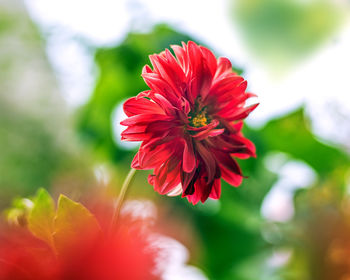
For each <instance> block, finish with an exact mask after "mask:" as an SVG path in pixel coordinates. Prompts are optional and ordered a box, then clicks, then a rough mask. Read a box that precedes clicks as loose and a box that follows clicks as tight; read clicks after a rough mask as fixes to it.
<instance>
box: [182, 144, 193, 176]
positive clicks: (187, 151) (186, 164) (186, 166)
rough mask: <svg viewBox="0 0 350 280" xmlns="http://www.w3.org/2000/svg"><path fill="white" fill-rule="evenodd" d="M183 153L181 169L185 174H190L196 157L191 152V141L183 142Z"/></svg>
mask: <svg viewBox="0 0 350 280" xmlns="http://www.w3.org/2000/svg"><path fill="white" fill-rule="evenodd" d="M183 142H184V152H183V158H182V168H183V170H184V171H185V172H187V173H190V172H192V171H193V169H194V168H195V167H196V156H195V154H194V152H193V144H192V140H191V139H189V140H188V141H186V140H183Z"/></svg>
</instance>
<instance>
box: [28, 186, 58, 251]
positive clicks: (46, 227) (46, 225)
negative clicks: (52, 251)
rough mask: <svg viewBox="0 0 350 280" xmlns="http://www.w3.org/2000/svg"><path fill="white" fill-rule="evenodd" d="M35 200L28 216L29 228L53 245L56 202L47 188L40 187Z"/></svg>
mask: <svg viewBox="0 0 350 280" xmlns="http://www.w3.org/2000/svg"><path fill="white" fill-rule="evenodd" d="M33 202H34V206H33V208H32V210H31V212H30V214H29V216H28V229H29V230H30V231H31V232H32V234H33V235H35V236H36V237H38V238H39V239H41V240H43V241H45V242H46V243H47V244H49V245H50V246H53V238H52V234H53V232H54V226H53V221H54V217H55V203H54V201H53V199H52V198H51V196H50V194H49V193H48V192H47V191H46V190H45V189H39V191H38V193H37V195H36V197H35V199H34V201H33Z"/></svg>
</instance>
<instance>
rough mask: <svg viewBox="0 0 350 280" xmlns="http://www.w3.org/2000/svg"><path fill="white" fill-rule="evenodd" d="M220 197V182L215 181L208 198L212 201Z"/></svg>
mask: <svg viewBox="0 0 350 280" xmlns="http://www.w3.org/2000/svg"><path fill="white" fill-rule="evenodd" d="M220 195H221V180H220V179H215V180H214V184H213V186H212V189H211V193H210V195H209V197H210V198H212V199H219V198H220Z"/></svg>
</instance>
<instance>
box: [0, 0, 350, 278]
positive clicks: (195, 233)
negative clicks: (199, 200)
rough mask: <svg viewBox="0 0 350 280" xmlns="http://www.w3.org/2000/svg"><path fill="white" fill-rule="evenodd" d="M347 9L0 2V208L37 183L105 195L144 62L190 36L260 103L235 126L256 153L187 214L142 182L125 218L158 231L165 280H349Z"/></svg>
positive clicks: (247, 0)
mask: <svg viewBox="0 0 350 280" xmlns="http://www.w3.org/2000/svg"><path fill="white" fill-rule="evenodd" d="M349 13H350V2H349V1H348V0H216V1H209V0H208V1H207V0H203V1H199V0H178V1H160V0H159V1H157V0H147V1H146V0H143V1H142V0H73V1H72V0H70V1H69V0H23V1H22V0H0V209H1V210H5V209H8V208H9V207H11V205H12V207H13V208H16V209H17V210H20V209H21V207H24V206H23V205H22V204H21V203H22V202H23V201H22V200H20V198H21V197H30V196H32V195H34V194H35V192H36V191H37V189H38V188H40V187H44V188H47V189H48V190H49V191H50V193H52V194H53V195H54V196H56V197H57V195H58V194H59V193H64V194H66V195H68V196H69V197H71V198H72V199H75V200H79V201H82V202H84V201H91V197H96V196H99V195H100V194H101V193H103V194H108V195H109V196H116V195H117V194H118V192H119V189H120V186H121V183H122V182H123V179H124V177H125V176H126V174H127V172H128V170H129V166H130V162H131V159H132V158H133V155H134V154H135V152H136V150H137V145H134V144H130V143H122V142H121V141H120V132H121V131H122V129H123V128H122V127H121V126H120V125H119V122H120V121H121V120H122V119H123V118H124V115H123V112H122V109H121V104H122V102H123V101H124V100H125V99H126V98H128V97H130V96H134V95H136V94H137V93H138V92H140V91H142V90H145V89H146V85H145V83H144V82H143V80H142V78H141V76H140V74H141V69H142V67H143V65H144V64H146V63H148V55H149V54H152V53H157V52H160V51H162V50H164V49H165V48H168V47H169V45H170V44H179V43H181V41H185V42H186V41H188V40H194V41H195V42H197V43H199V44H202V45H205V46H207V47H209V48H210V49H212V50H213V51H214V53H215V54H216V55H217V56H225V57H228V58H229V59H230V60H231V61H232V63H233V65H234V68H235V70H236V71H237V72H238V73H240V74H242V75H243V76H244V77H245V78H246V79H247V80H248V84H249V91H251V92H254V93H256V94H257V95H258V99H257V100H258V102H260V106H259V107H258V109H256V110H255V111H254V112H253V113H252V114H251V115H250V117H249V118H248V119H247V122H246V127H245V134H246V136H247V137H248V138H250V139H251V140H252V141H253V142H254V143H255V144H256V146H257V155H258V156H257V159H248V160H244V161H240V165H241V166H242V169H243V172H244V174H245V175H246V176H247V177H248V178H247V179H246V180H244V182H243V184H242V185H241V186H240V187H239V188H233V187H231V186H229V185H227V184H226V183H223V188H222V197H221V199H220V200H218V201H214V200H209V201H207V202H206V203H205V204H198V205H196V206H193V205H190V204H189V203H188V202H187V201H186V200H185V199H181V198H180V197H175V198H174V197H166V196H160V195H158V194H157V193H156V192H154V191H153V189H152V187H151V186H150V185H148V183H147V180H146V178H147V172H143V171H141V172H138V173H137V175H136V178H135V182H134V183H133V186H132V188H131V189H130V192H129V194H128V203H127V206H128V207H127V208H128V209H129V210H130V208H131V209H132V210H133V211H135V213H136V212H137V213H139V215H140V213H141V214H142V215H146V216H147V215H148V216H149V217H151V218H152V219H154V222H156V223H157V222H160V223H162V224H163V225H164V224H166V226H165V227H164V228H165V230H164V234H165V235H166V236H167V238H166V239H164V240H165V241H164V240H163V243H165V244H166V245H165V246H167V248H168V252H169V253H168V255H167V256H165V257H164V259H165V264H164V265H165V266H166V267H167V269H166V272H164V275H163V278H164V279H171V280H173V279H174V280H177V279H185V280H187V279H188V280H192V279H197V280H198V279H215V280H230V279H235V280H252V279H259V280H289V279H290V280H292V279H293V280H323V279H324V280H338V279H339V280H349V279H350V261H349V259H350V198H349V194H350V165H349V164H350V157H349V151H350V142H349V139H350V83H349V77H350V51H349V50H350V22H349ZM254 101H256V100H254ZM21 201H22V202H21ZM128 209H125V211H127V210H128ZM129 210H128V211H129ZM5 213H7V214H8V213H9V212H8V211H7V212H5ZM12 214H13V212H12ZM164 221H166V223H165V222H164Z"/></svg>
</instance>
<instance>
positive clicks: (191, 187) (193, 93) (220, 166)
mask: <svg viewBox="0 0 350 280" xmlns="http://www.w3.org/2000/svg"><path fill="white" fill-rule="evenodd" d="M172 49H173V51H174V53H175V55H176V58H175V57H174V56H173V55H172V54H171V52H170V51H169V50H168V49H167V50H165V51H164V52H161V53H160V54H158V55H157V54H154V55H151V56H150V60H151V63H152V65H153V70H152V69H151V68H150V67H149V66H148V65H146V66H145V67H144V68H143V71H142V77H143V79H144V80H145V82H146V83H147V85H148V86H149V87H150V90H147V91H144V92H141V93H139V94H138V95H137V96H136V97H132V98H130V99H128V100H127V101H126V102H125V104H124V111H125V113H126V115H127V116H128V117H129V118H127V119H126V120H124V121H122V122H121V124H122V125H125V126H128V128H127V129H126V130H125V131H124V132H123V133H122V139H123V140H128V141H142V144H141V147H140V149H139V151H138V153H137V154H136V156H135V158H134V160H133V162H132V167H133V168H136V169H154V174H153V175H150V176H149V183H150V184H152V185H153V186H154V188H155V190H156V191H158V192H159V193H160V194H169V195H175V194H180V193H181V192H182V196H183V197H184V196H186V197H187V198H188V200H189V201H190V202H192V203H193V204H195V203H197V202H198V201H199V200H201V201H202V202H204V201H206V200H207V198H208V197H210V198H214V199H218V198H219V197H220V192H221V183H220V178H221V177H222V178H223V179H224V180H225V181H227V182H228V183H229V184H231V185H234V186H238V185H240V184H241V182H242V172H241V170H240V168H239V166H238V164H237V162H236V160H235V159H234V157H237V158H248V157H250V156H255V147H254V144H253V143H252V142H250V141H249V140H248V139H246V138H244V137H243V135H242V133H241V129H242V125H243V123H242V120H243V119H244V118H246V117H247V116H248V115H249V113H250V112H251V111H253V110H254V109H255V108H256V107H257V105H258V104H255V105H252V106H249V107H244V104H245V101H246V100H247V99H248V98H249V97H252V96H254V95H253V94H250V93H246V92H245V90H246V88H247V82H246V81H245V80H244V79H243V78H242V77H240V76H238V75H237V74H236V73H234V72H233V71H232V66H231V63H230V61H229V60H228V59H227V58H223V57H220V58H219V59H216V58H215V56H214V55H213V53H212V52H211V51H210V50H208V49H207V48H205V47H202V46H198V45H196V44H195V43H194V42H191V41H190V42H188V44H187V45H186V44H185V43H183V44H182V47H180V46H177V45H174V46H172Z"/></svg>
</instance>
